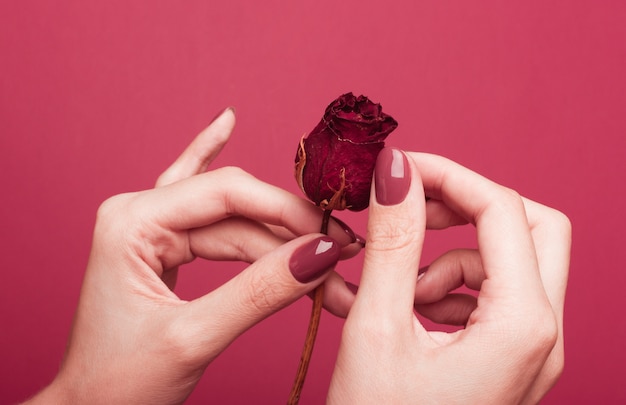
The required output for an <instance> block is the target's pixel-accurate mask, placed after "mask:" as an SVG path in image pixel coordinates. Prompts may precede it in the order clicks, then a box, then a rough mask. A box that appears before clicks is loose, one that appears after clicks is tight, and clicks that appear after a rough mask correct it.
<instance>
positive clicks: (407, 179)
mask: <svg viewBox="0 0 626 405" xmlns="http://www.w3.org/2000/svg"><path fill="white" fill-rule="evenodd" d="M374 179H375V180H374V181H375V187H376V201H377V202H378V203H379V204H381V205H396V204H399V203H401V202H402V201H404V199H405V198H406V195H407V194H408V192H409V187H410V186H411V170H410V167H409V162H408V160H407V158H406V156H405V155H404V153H402V151H401V150H400V149H396V148H384V149H383V150H381V151H380V153H379V154H378V159H377V160H376V170H375V172H374Z"/></svg>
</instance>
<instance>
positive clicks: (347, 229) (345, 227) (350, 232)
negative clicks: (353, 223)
mask: <svg viewBox="0 0 626 405" xmlns="http://www.w3.org/2000/svg"><path fill="white" fill-rule="evenodd" d="M331 218H332V219H333V221H335V222H336V223H338V224H339V226H340V227H341V229H343V231H344V232H345V233H346V234H347V235H348V237H349V238H350V243H354V242H356V241H357V236H356V234H355V233H354V231H353V230H352V229H351V228H350V227H349V226H348V225H347V224H346V223H345V222H343V221H342V220H340V219H339V218H336V217H334V216H332V217H331Z"/></svg>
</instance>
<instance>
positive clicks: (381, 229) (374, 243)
mask: <svg viewBox="0 0 626 405" xmlns="http://www.w3.org/2000/svg"><path fill="white" fill-rule="evenodd" d="M419 232H420V230H419V227H418V226H417V225H416V223H415V221H411V220H398V221H385V222H377V223H376V224H374V225H370V226H368V229H367V243H366V248H367V249H369V250H370V251H381V252H388V251H395V250H403V249H407V248H409V247H413V246H414V245H415V244H416V243H417V242H418V237H419Z"/></svg>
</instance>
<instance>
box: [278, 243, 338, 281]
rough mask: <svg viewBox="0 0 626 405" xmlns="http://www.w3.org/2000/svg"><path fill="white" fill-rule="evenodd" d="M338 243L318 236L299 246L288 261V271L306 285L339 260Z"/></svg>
mask: <svg viewBox="0 0 626 405" xmlns="http://www.w3.org/2000/svg"><path fill="white" fill-rule="evenodd" d="M340 251H341V248H340V247H339V243H337V241H335V240H334V239H332V238H330V237H328V236H320V237H319V238H316V239H313V240H312V241H310V242H308V243H307V244H305V245H302V246H300V247H299V248H298V249H297V250H296V251H295V252H293V255H292V256H291V259H289V270H291V274H292V275H293V277H294V278H295V279H296V280H298V281H299V282H301V283H308V282H310V281H313V280H315V279H316V278H318V277H320V276H321V275H322V274H325V273H326V272H327V271H328V270H329V268H330V267H331V266H334V265H335V263H337V260H339V253H340Z"/></svg>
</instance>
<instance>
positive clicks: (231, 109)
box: [209, 107, 235, 125]
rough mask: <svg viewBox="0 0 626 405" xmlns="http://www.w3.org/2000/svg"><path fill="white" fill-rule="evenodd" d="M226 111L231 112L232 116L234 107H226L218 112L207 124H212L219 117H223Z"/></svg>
mask: <svg viewBox="0 0 626 405" xmlns="http://www.w3.org/2000/svg"><path fill="white" fill-rule="evenodd" d="M226 111H232V112H233V114H234V113H235V107H226V108H224V109H223V110H222V111H220V112H219V113H218V114H217V115H216V116H215V117H213V119H212V120H211V122H210V123H209V125H210V124H212V123H214V122H215V121H216V120H217V119H218V118H219V117H221V116H222V115H224V114H225V113H226Z"/></svg>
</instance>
